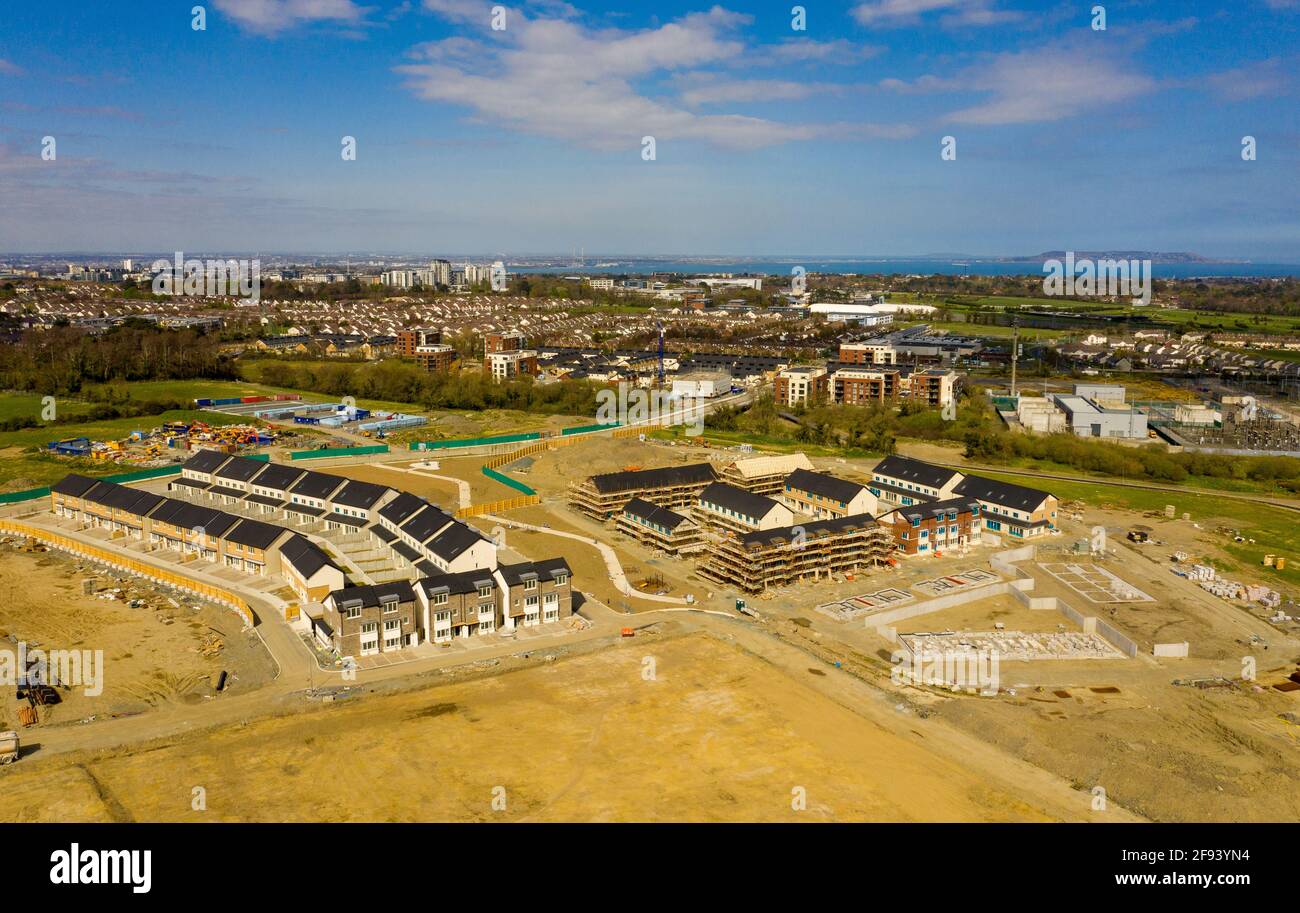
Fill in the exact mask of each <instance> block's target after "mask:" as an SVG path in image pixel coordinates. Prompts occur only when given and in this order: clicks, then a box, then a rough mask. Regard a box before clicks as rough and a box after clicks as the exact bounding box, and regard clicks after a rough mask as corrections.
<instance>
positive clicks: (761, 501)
mask: <svg viewBox="0 0 1300 913" xmlns="http://www.w3.org/2000/svg"><path fill="white" fill-rule="evenodd" d="M695 519H696V520H697V521H698V522H699V523H700V524H701V525H702V526H705V527H711V528H714V529H722V530H727V531H730V532H736V533H746V532H750V531H752V530H759V529H777V528H778V527H782V526H789V525H790V524H792V523H794V514H793V513H792V512H791V511H790V508H788V507H786V506H785V505H783V504H781V503H780V502H778V501H774V500H772V499H771V498H767V497H764V496H763V495H756V494H754V493H753V492H749V491H745V490H744V489H743V488H733V487H732V486H730V485H728V484H727V483H725V482H714V483H712V484H711V485H709V486H707V487H706V488H705V489H704V490H703V491H702V492H700V501H699V504H698V505H697V506H696V508H695Z"/></svg>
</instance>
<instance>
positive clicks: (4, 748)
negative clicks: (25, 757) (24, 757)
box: [0, 729, 19, 764]
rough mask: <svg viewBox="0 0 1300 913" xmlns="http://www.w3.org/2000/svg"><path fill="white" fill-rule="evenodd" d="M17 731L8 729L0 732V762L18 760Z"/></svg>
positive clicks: (7, 762)
mask: <svg viewBox="0 0 1300 913" xmlns="http://www.w3.org/2000/svg"><path fill="white" fill-rule="evenodd" d="M18 751H19V748H18V733H17V732H15V731H14V730H12V729H10V730H9V731H8V732H0V764H12V763H13V762H14V761H17V760H18Z"/></svg>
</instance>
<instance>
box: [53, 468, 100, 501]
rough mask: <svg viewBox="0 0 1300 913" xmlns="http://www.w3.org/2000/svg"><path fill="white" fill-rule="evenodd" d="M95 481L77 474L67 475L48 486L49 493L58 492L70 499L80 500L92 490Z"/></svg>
mask: <svg viewBox="0 0 1300 913" xmlns="http://www.w3.org/2000/svg"><path fill="white" fill-rule="evenodd" d="M97 482H98V480H97V479H92V478H89V477H88V476H83V475H80V474H78V473H75V472H73V473H69V474H68V475H66V476H64V477H63V478H61V479H59V481H57V482H55V483H54V484H53V485H51V486H50V491H53V492H58V493H59V494H61V495H67V496H68V497H70V498H80V497H81V496H82V495H84V494H85V493H86V492H88V491H90V489H92V488H94V487H95V485H96V483H97Z"/></svg>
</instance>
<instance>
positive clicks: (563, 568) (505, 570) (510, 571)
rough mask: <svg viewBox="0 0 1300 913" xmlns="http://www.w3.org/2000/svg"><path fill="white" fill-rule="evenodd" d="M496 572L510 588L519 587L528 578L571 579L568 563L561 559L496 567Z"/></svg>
mask: <svg viewBox="0 0 1300 913" xmlns="http://www.w3.org/2000/svg"><path fill="white" fill-rule="evenodd" d="M497 570H498V571H500V572H501V576H502V577H503V578H504V579H505V582H506V583H507V584H508V585H510V586H519V585H520V584H521V583H523V582H524V581H525V580H527V579H529V578H530V577H537V578H538V579H540V580H554V579H555V575H556V574H567V575H568V576H569V577H570V578H572V577H573V571H571V570H569V562H567V561H565V560H564V559H563V558H547V559H545V560H542V561H525V562H523V563H521V564H502V565H498V566H497Z"/></svg>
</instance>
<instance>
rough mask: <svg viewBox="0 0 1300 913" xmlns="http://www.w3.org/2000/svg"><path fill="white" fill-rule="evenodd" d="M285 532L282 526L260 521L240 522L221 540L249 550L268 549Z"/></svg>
mask: <svg viewBox="0 0 1300 913" xmlns="http://www.w3.org/2000/svg"><path fill="white" fill-rule="evenodd" d="M286 532H288V530H286V529H285V528H284V527H283V526H275V525H274V524H271V523H263V522H262V521H261V520H241V521H239V525H238V526H236V527H235V528H234V529H232V530H230V531H229V532H228V533H226V534H225V535H224V536H222V538H223V539H225V540H226V541H228V542H235V543H238V544H239V545H246V546H248V547H250V548H260V549H268V548H270V547H271V545H272V544H273V543H274V542H275V540H276V539H279V538H280V537H281V536H282V535H284V534H285V533H286Z"/></svg>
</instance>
